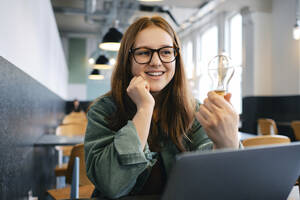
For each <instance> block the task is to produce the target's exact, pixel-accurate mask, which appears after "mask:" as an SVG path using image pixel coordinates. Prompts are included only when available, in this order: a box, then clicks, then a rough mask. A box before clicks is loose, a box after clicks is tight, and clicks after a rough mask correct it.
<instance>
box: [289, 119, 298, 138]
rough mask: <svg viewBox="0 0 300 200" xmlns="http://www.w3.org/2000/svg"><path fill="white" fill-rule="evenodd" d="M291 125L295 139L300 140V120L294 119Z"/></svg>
mask: <svg viewBox="0 0 300 200" xmlns="http://www.w3.org/2000/svg"><path fill="white" fill-rule="evenodd" d="M291 126H292V128H293V132H294V135H295V139H296V140H299V141H300V121H292V123H291Z"/></svg>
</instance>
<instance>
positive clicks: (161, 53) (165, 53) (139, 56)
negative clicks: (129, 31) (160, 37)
mask: <svg viewBox="0 0 300 200" xmlns="http://www.w3.org/2000/svg"><path fill="white" fill-rule="evenodd" d="M178 50H179V48H175V47H162V48H159V49H150V48H146V47H141V48H136V49H130V51H129V52H130V53H132V55H133V58H134V60H135V62H137V63H138V64H149V63H150V62H151V59H152V56H153V54H154V52H157V54H158V57H159V59H160V61H161V62H163V63H171V62H173V61H174V60H175V59H176V56H177V55H178Z"/></svg>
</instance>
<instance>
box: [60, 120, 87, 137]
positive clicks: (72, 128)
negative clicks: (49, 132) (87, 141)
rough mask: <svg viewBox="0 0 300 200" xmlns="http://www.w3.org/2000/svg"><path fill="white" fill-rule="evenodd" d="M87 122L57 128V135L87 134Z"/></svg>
mask: <svg viewBox="0 0 300 200" xmlns="http://www.w3.org/2000/svg"><path fill="white" fill-rule="evenodd" d="M86 126H87V124H86V123H85V124H65V125H60V126H58V127H57V128H56V135H61V136H70V137H72V136H76V135H85V130H86Z"/></svg>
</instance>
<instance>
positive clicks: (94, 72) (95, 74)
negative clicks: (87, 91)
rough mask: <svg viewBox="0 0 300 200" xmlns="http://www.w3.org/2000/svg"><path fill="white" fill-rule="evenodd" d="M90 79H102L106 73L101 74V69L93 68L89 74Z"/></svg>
mask: <svg viewBox="0 0 300 200" xmlns="http://www.w3.org/2000/svg"><path fill="white" fill-rule="evenodd" d="M89 79H91V80H102V79H104V75H102V74H101V71H100V70H99V69H93V70H92V72H91V74H90V75H89Z"/></svg>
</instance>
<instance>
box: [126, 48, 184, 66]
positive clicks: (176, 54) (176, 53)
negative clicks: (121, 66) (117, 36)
mask: <svg viewBox="0 0 300 200" xmlns="http://www.w3.org/2000/svg"><path fill="white" fill-rule="evenodd" d="M164 48H173V49H174V50H175V56H174V59H173V60H172V61H170V62H164V61H162V59H161V57H160V55H159V51H160V50H161V49H164ZM139 49H148V50H150V51H151V57H150V59H149V61H148V62H145V63H139V62H138V61H137V60H136V58H135V56H134V52H135V51H136V50H139ZM155 52H157V55H158V57H159V60H160V61H161V62H162V63H171V62H174V60H176V57H177V56H178V53H179V48H178V47H174V46H164V47H161V48H158V49H151V48H147V47H139V48H135V49H133V48H131V49H130V50H129V53H130V54H132V56H133V59H134V60H135V62H136V63H138V64H149V63H150V62H151V60H152V58H153V54H154V53H155Z"/></svg>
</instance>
